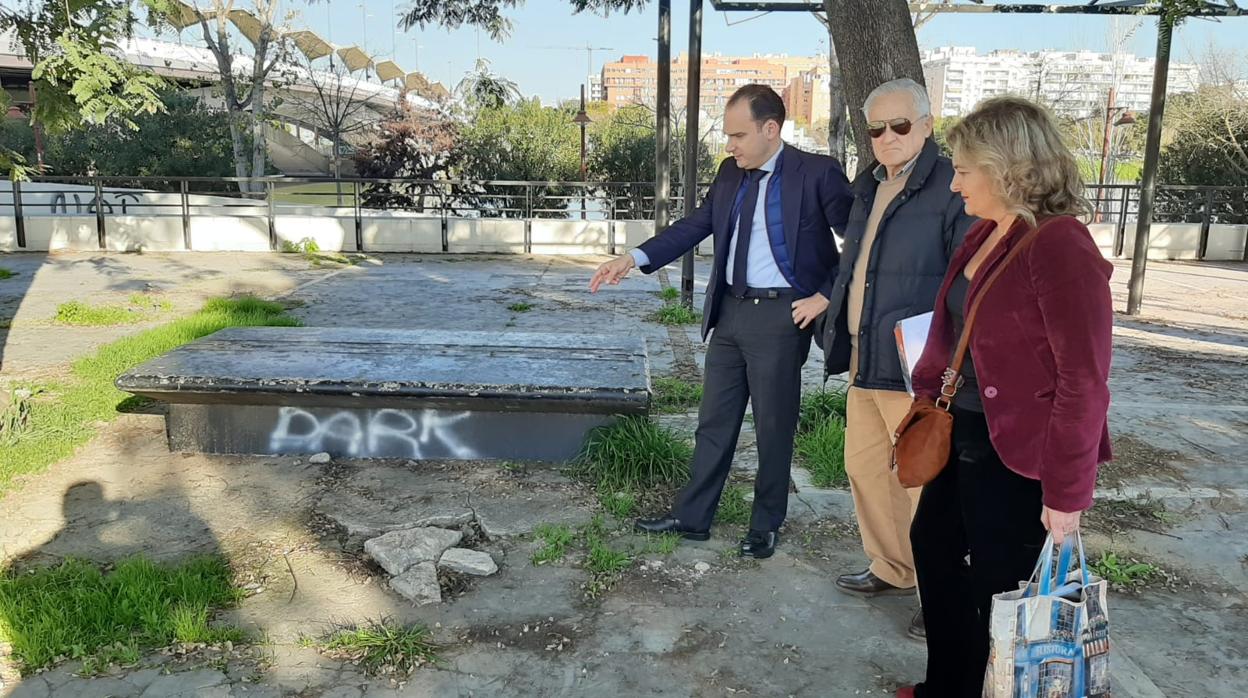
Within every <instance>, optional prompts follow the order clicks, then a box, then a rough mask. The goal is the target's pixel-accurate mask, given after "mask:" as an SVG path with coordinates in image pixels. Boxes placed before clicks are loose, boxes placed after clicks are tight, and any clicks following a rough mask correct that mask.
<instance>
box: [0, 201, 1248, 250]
mask: <svg viewBox="0 0 1248 698" xmlns="http://www.w3.org/2000/svg"><path fill="white" fill-rule="evenodd" d="M248 210H250V209H236V210H235V212H234V213H232V214H231V215H192V216H191V219H190V226H191V248H192V249H193V250H195V251H203V252H267V251H269V226H268V219H267V217H266V216H265V215H259V214H256V215H247V216H239V215H238V211H248ZM25 220H26V248H25V249H27V250H33V251H44V250H88V251H90V250H96V249H98V242H97V238H96V218H95V216H94V215H55V216H54V215H46V214H44V215H27V216H26V219H25ZM104 220H105V225H106V226H107V236H106V239H107V243H108V249H109V250H110V251H115V252H135V251H148V252H172V251H182V250H185V249H186V247H185V245H184V244H183V236H182V216H181V214H180V212H179V213H178V214H174V215H161V216H146V215H125V216H122V215H107V216H105V219H104ZM361 223H362V237H363V240H364V249H365V251H369V252H414V253H437V252H441V251H442V219H441V218H440V217H438V216H436V215H431V214H426V213H412V212H406V211H365V212H363V213H362V220H361ZM275 226H276V229H277V237H278V244H279V246H280V245H281V243H282V242H283V241H289V242H292V243H295V244H298V243H300V242H302V241H303V240H305V239H312V240H315V241H316V244H317V246H318V247H319V248H320V249H321V250H323V251H326V252H331V251H345V252H350V251H354V250H355V249H356V245H355V212H354V210H352V209H349V208H348V209H344V208H320V207H305V206H283V207H280V209H279V212H278V215H277V217H276V219H275ZM524 227H525V222H524V221H523V220H515V219H479V218H449V219H447V238H448V246H449V251H450V252H452V253H478V252H487V253H510V254H521V253H523V252H524ZM1088 227H1089V229H1090V230H1091V232H1092V237H1093V239H1094V240H1095V241H1096V244H1097V246H1098V247H1100V249H1101V251H1102V252H1103V253H1104V254H1105V256H1106V257H1109V256H1111V255H1112V253H1113V244H1114V234H1115V230H1116V227H1115V224H1113V223H1096V224H1092V225H1089V226H1088ZM612 231H614V244H615V248H614V250H612V249H611V248H610V245H611V241H612ZM653 234H654V221H644V220H619V221H601V220H599V221H580V220H572V221H565V220H546V219H535V220H533V221H532V223H531V235H532V238H531V240H532V252H533V254H553V255H605V254H612V253H614V254H622V253H623V252H624V251H625V250H628V249H630V248H633V247H636V246H637V245H640V244H641V243H642V242H644V241H646V240H647V239H649V238H650V237H652V236H653ZM1124 237H1125V241H1124V246H1123V257H1125V258H1128V259H1129V258H1130V257H1131V253H1132V249H1133V245H1134V239H1135V229H1134V228H1133V227H1132V226H1130V225H1128V226H1127V229H1126V231H1125V236H1124ZM1246 240H1248V225H1212V226H1210V228H1209V244H1208V254H1207V256H1206V259H1208V260H1210V261H1238V260H1241V259H1243V258H1244V246H1245V243H1246ZM1199 242H1200V225H1199V224H1197V223H1157V224H1154V225H1153V230H1152V236H1151V239H1150V243H1151V244H1150V248H1149V258H1150V259H1196V252H1197V245H1198V244H1199ZM18 249H19V248H18V247H17V228H16V221H15V220H14V219H13V217H12V215H0V251H5V252H11V251H16V250H18ZM697 252H698V254H700V255H711V254H713V245H712V243H711V239H710V238H707V239H706V240H704V241H703V242H702V243H701V244H700V245H699V246H698V249H697Z"/></svg>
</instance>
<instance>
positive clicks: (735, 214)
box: [590, 85, 853, 558]
mask: <svg viewBox="0 0 1248 698" xmlns="http://www.w3.org/2000/svg"><path fill="white" fill-rule="evenodd" d="M783 124H784V102H783V101H782V100H781V99H780V95H778V94H776V92H775V90H772V89H771V88H770V87H767V86H765V85H746V86H744V87H742V88H741V89H739V90H737V91H736V92H735V93H734V94H733V95H732V97H731V98H730V99H729V100H728V105H727V107H726V109H725V111H724V133H725V134H726V135H727V136H728V146H727V151H728V154H729V155H731V156H732V157H731V158H728V159H726V160H724V162H723V163H722V164H721V165H720V168H719V173H718V174H717V175H716V176H715V181H714V182H713V183H712V184H711V189H710V192H708V193H707V195H706V199H705V200H704V201H703V202H702V205H701V206H700V207H698V209H697V210H696V211H694V212H693V213H692V214H691V215H689V216H688V217H686V218H683V219H681V220H679V221H676V222H675V223H673V224H672V225H671V226H669V227H667V228H666V229H664V230H662V231H660V232H659V233H658V234H657V235H655V236H654V237H653V238H651V239H650V240H647V241H646V242H644V243H642V245H641V246H640V247H638V248H637V249H634V250H631V251H630V252H629V253H628V254H625V255H621V256H620V257H617V258H615V259H613V260H611V261H609V262H606V263H605V264H603V265H602V266H600V267H598V270H597V272H595V273H594V276H593V279H592V280H591V281H590V290H592V291H594V292H597V291H598V288H599V287H600V286H601V285H602V284H604V283H609V284H617V283H619V281H620V279H622V278H623V277H624V276H625V275H626V274H628V272H629V270H631V269H633V268H634V267H638V268H640V269H641V271H642V272H644V273H647V274H649V273H652V272H654V271H656V270H658V269H661V268H662V267H663V266H665V265H666V264H668V263H669V262H672V261H673V260H675V259H677V258H679V257H680V256H681V255H683V254H684V253H685V252H688V251H689V250H691V249H693V248H694V247H695V246H697V244H698V243H699V242H701V241H702V240H704V239H705V238H706V237H707V236H708V235H714V236H715V237H714V241H715V259H714V266H713V268H712V269H711V274H710V281H709V283H708V285H707V291H706V304H705V307H704V309H703V315H702V337H703V339H705V338H706V336H707V334H708V333H710V332H711V330H712V329H714V333H713V334H712V335H711V339H710V344H709V346H708V347H707V352H706V376H705V380H704V383H703V392H702V405H701V409H700V410H699V412H698V430H697V433H696V443H695V446H694V453H693V464H692V468H691V473H690V480H689V483H688V484H687V485H686V486H685V487H684V489H682V490H681V492H680V495H679V496H678V498H677V501H676V504H675V506H674V507H673V509H672V511H671V512H670V513H669V514H668V515H667V516H664V517H661V518H658V519H641V520H638V521H637V529H638V530H641V531H645V532H650V533H664V532H675V533H679V534H681V535H682V536H684V537H685V538H688V539H691V540H706V539H707V538H708V537H709V536H710V528H711V520H712V519H713V518H714V515H715V510H716V507H717V506H718V504H719V497H720V494H721V493H722V491H723V487H724V483H725V482H726V480H727V478H728V473H729V469H730V468H731V465H732V456H733V453H734V452H735V451H736V446H737V437H738V435H739V434H740V432H741V421H742V419H743V417H744V415H745V405H746V401H747V400H752V402H753V406H754V431H755V433H756V434H757V439H758V475H757V477H756V478H755V481H754V507H753V514H752V516H751V519H750V530H749V533H748V534H747V535H746V537H745V539H744V540H742V541H741V554H742V555H748V556H753V557H756V558H765V557H770V556H771V555H772V553H774V552H775V547H776V543H777V542H778V540H779V536H778V531H779V529H780V526H781V524H783V523H784V519H785V515H786V513H787V509H788V496H789V469H790V467H791V463H792V458H793V435H794V432H795V431H796V429H797V419H798V407H799V404H800V401H801V369H802V365H803V364H804V363H806V356H807V354H808V352H809V351H810V340H811V332H812V323H813V322H814V321H815V319H817V318H818V317H819V316H820V315H822V314H823V312H824V310H826V309H827V307H828V298H829V297H831V289H832V282H833V277H834V276H835V274H836V268H837V261H838V254H837V248H836V244H835V241H834V240H833V232H832V231H833V228H835V229H836V230H837V231H838V232H841V231H843V227H844V225H845V222H846V220H847V218H848V216H849V210H850V207H851V205H852V204H853V196H852V194H851V193H850V189H849V183H848V181H847V180H846V179H845V172H844V170H842V168H841V165H840V163H838V162H837V161H836V160H834V159H832V158H830V157H827V156H823V155H814V154H811V153H805V152H802V151H800V150H798V149H797V148H794V147H792V146H789V145H786V144H785V143H784V142H783V141H781V140H780V129H781V126H782V125H783Z"/></svg>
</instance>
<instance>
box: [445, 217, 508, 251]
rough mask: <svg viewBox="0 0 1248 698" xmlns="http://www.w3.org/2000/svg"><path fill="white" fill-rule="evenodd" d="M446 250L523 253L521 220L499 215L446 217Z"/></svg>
mask: <svg viewBox="0 0 1248 698" xmlns="http://www.w3.org/2000/svg"><path fill="white" fill-rule="evenodd" d="M447 248H448V249H447V251H448V252H510V253H515V254H522V253H523V252H524V221H523V220H512V219H503V218H485V219H483V218H451V219H448V220H447Z"/></svg>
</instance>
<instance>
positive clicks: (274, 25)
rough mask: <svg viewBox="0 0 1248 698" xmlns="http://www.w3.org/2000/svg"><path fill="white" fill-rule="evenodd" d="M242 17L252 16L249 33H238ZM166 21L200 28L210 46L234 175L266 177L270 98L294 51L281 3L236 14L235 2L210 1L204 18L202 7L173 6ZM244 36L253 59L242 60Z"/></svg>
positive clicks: (259, 0) (262, 2)
mask: <svg viewBox="0 0 1248 698" xmlns="http://www.w3.org/2000/svg"><path fill="white" fill-rule="evenodd" d="M149 1H152V2H164V1H165V0H149ZM240 11H244V12H247V13H248V14H249V15H250V18H249V20H248V23H247V24H246V25H245V26H246V27H247V30H246V31H243V30H242V29H237V30H235V29H232V27H233V19H232V16H234V15H235V13H237V12H240ZM164 17H165V19H166V21H168V22H169V23H170V24H172V25H173V26H175V27H179V28H181V27H190V26H195V25H198V26H199V29H200V34H201V35H202V37H203V40H204V44H205V46H207V48H208V51H209V52H210V53H212V56H213V58H214V59H215V60H216V63H217V89H219V90H220V92H221V97H222V101H224V103H225V110H226V112H227V114H228V116H229V119H228V121H229V125H230V137H231V147H232V150H233V156H234V174H235V176H237V177H261V176H263V175H264V174H265V170H266V166H267V164H268V150H267V147H266V143H265V137H264V127H265V121H266V118H267V114H268V108H269V104H268V103H267V102H266V101H265V99H266V98H265V92H266V88H267V87H268V84H269V82H270V81H271V79H272V75H273V71H274V69H275V68H276V67H277V64H278V63H279V62H280V61H281V60H282V59H283V58H285V57H286V55H287V51H288V49H289V42H288V41H287V40H286V39H285V38H283V37H284V32H283V28H282V27H280V26H278V22H279V21H281V19H282V14H281V0H252V3H251V9H250V10H243V9H242V8H236V7H235V2H234V0H208V2H207V3H206V7H205V10H204V11H202V12H201V11H200V10H199V8H198V7H192V6H185V5H169V6H167V7H166V8H165V10H164ZM251 20H254V24H251ZM240 36H241V37H242V39H243V41H246V42H247V43H249V44H250V45H251V49H252V50H251V55H250V56H242V55H240V54H239V46H238V44H242V43H243V41H240V40H239V37H240ZM239 58H242V59H243V60H244V61H247V62H249V63H250V67H247V68H244V67H243V66H240V65H236V61H238V59H239ZM241 188H242V189H243V190H244V191H246V190H249V189H250V190H256V191H259V190H260V188H261V187H260V186H259V185H256V186H250V187H249V186H247V185H245V184H244V185H242V186H241Z"/></svg>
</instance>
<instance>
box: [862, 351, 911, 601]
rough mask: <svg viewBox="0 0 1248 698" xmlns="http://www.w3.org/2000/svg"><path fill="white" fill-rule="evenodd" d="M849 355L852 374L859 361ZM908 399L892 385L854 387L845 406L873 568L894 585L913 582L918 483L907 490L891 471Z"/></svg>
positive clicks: (864, 534) (905, 585)
mask: <svg viewBox="0 0 1248 698" xmlns="http://www.w3.org/2000/svg"><path fill="white" fill-rule="evenodd" d="M854 353H855V356H853V357H852V358H851V360H850V361H851V363H850V366H851V370H850V377H851V378H852V377H853V374H854V369H853V367H856V366H857V365H858V362H857V358H858V357H857V356H856V354H857V352H854ZM910 403H911V398H910V396H909V395H908V394H906V393H904V392H898V391H895V390H867V389H862V388H855V387H853V385H852V383H851V385H850V388H849V393H848V396H847V399H846V406H845V407H846V409H845V412H846V414H845V472H846V474H847V475H848V476H849V491H850V492H851V493H852V494H853V497H854V512H855V513H856V514H857V515H858V528H859V530H860V532H861V533H862V549H863V551H864V552H865V553H866V554H867V559H869V560H870V561H871V566H870V569H871V573H872V574H874V575H875V576H877V577H879V578H880V579H882V580H884V581H886V582H888V583H889V584H892V585H893V586H896V587H901V588H903V589H908V588H910V587H913V586H914V585H915V575H914V555H913V554H912V553H911V552H910V521H911V520H912V519H913V518H914V510H915V507H917V506H918V503H919V494H920V493H921V492H922V488H918V487H916V488H914V489H909V490H908V489H906V488H904V487H902V486H901V483H900V482H898V481H897V475H896V474H895V473H894V472H893V471H892V448H893V433H894V432H895V431H896V429H897V425H898V424H900V423H901V420H902V419H903V418H904V417H905V416H906V413H907V412H909V411H910Z"/></svg>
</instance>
